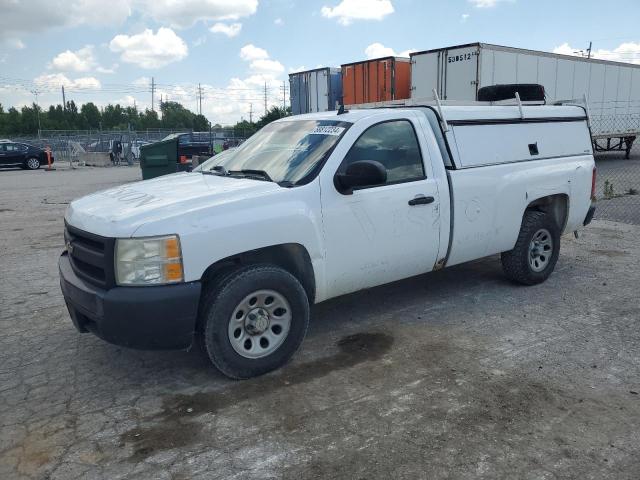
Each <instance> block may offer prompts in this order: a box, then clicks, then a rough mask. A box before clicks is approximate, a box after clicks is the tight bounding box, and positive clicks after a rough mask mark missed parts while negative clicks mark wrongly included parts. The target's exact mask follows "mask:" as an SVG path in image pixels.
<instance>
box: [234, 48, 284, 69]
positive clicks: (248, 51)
mask: <svg viewBox="0 0 640 480" xmlns="http://www.w3.org/2000/svg"><path fill="white" fill-rule="evenodd" d="M240 58H242V60H244V61H245V62H251V63H250V64H249V69H250V70H251V71H252V72H255V73H259V74H269V75H277V74H280V73H282V72H284V66H283V65H282V64H281V63H280V62H279V61H277V60H273V59H272V58H270V56H269V52H267V51H266V50H265V49H264V48H260V47H256V46H255V45H253V44H252V43H249V44H247V45H245V46H244V47H242V48H241V49H240Z"/></svg>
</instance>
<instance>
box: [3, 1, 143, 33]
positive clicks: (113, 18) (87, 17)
mask: <svg viewBox="0 0 640 480" xmlns="http://www.w3.org/2000/svg"><path fill="white" fill-rule="evenodd" d="M133 1H134V0H109V1H108V2H105V1H104V0H30V1H16V0H8V1H6V0H5V1H2V2H1V4H0V5H1V7H0V9H1V10H2V14H1V15H0V39H1V38H12V37H15V36H16V34H18V35H22V34H32V33H35V32H41V31H42V30H45V29H48V28H55V27H63V26H77V25H114V26H116V25H120V24H122V23H123V22H124V21H125V20H126V19H127V18H128V17H129V16H130V15H131V11H132V4H133ZM34 26H37V28H34Z"/></svg>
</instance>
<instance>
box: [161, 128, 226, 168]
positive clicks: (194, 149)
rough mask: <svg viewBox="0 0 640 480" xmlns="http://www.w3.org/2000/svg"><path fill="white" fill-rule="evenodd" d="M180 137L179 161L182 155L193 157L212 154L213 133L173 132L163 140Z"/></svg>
mask: <svg viewBox="0 0 640 480" xmlns="http://www.w3.org/2000/svg"><path fill="white" fill-rule="evenodd" d="M174 138H177V139H178V161H180V157H186V158H187V159H191V157H193V156H194V155H211V153H212V150H213V149H212V145H211V135H210V133H209V132H191V133H173V134H171V135H169V136H167V137H165V138H163V139H162V140H163V141H164V140H172V139H174Z"/></svg>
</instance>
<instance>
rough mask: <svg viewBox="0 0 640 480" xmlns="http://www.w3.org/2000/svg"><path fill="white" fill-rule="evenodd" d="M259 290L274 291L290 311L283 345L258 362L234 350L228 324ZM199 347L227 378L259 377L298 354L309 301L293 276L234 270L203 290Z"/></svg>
mask: <svg viewBox="0 0 640 480" xmlns="http://www.w3.org/2000/svg"><path fill="white" fill-rule="evenodd" d="M259 290H274V291H276V292H278V293H279V294H280V295H282V296H283V297H284V298H285V299H286V300H287V302H288V303H289V305H290V307H291V323H290V326H289V331H288V334H287V335H286V337H285V339H284V340H283V343H282V344H281V345H280V346H279V347H277V349H276V350H275V351H273V352H272V353H270V354H269V355H267V356H264V357H261V358H246V357H244V356H242V355H240V354H238V352H237V351H236V350H235V349H234V347H233V346H232V344H231V341H230V337H229V335H230V334H229V322H231V321H232V319H231V317H232V315H233V313H234V311H235V310H236V307H237V306H238V305H239V304H240V302H241V301H242V299H244V298H245V297H247V296H248V295H251V294H252V293H253V292H256V291H259ZM199 322H200V325H201V335H202V337H201V343H202V344H203V346H204V347H205V351H206V353H207V355H208V356H209V358H210V360H211V362H212V363H213V364H214V365H215V366H216V368H217V369H218V370H220V372H222V373H223V374H224V375H226V376H227V377H229V378H233V379H245V378H251V377H256V376H259V375H263V374H265V373H267V372H270V371H272V370H275V369H277V368H279V367H281V366H282V365H284V364H285V363H287V362H288V361H289V360H290V359H291V357H292V356H293V354H294V353H295V352H296V350H298V347H300V344H301V343H302V340H303V339H304V337H305V334H306V332H307V327H308V326H309V300H308V298H307V294H306V292H305V290H304V288H303V287H302V285H301V284H300V282H299V281H298V279H296V278H295V277H294V276H293V275H291V274H290V273H289V272H287V271H286V270H283V269H282V268H280V267H276V266H273V265H252V266H247V267H243V268H240V269H238V270H235V271H233V272H231V273H229V274H227V275H226V276H225V277H223V278H221V279H219V280H218V281H217V282H212V283H211V284H210V285H209V286H208V287H207V289H206V291H205V293H204V295H203V297H202V300H201V305H200V319H199Z"/></svg>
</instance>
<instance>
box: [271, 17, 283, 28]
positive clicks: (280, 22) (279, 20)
mask: <svg viewBox="0 0 640 480" xmlns="http://www.w3.org/2000/svg"><path fill="white" fill-rule="evenodd" d="M273 24H274V25H277V26H279V27H280V26H282V25H284V20H282V19H281V18H276V19H275V20H274V21H273Z"/></svg>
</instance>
